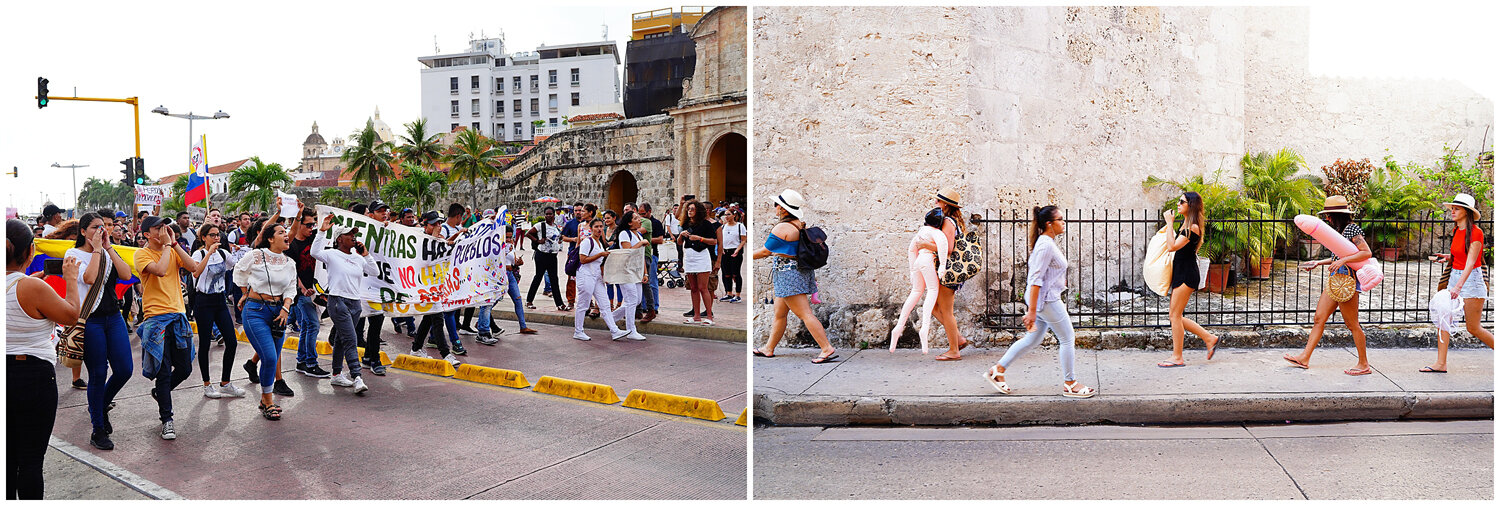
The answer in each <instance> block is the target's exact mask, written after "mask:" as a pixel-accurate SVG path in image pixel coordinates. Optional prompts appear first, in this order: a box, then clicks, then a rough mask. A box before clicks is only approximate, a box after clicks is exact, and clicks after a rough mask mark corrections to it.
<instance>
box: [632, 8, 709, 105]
mask: <svg viewBox="0 0 1500 506" xmlns="http://www.w3.org/2000/svg"><path fill="white" fill-rule="evenodd" d="M709 9H710V8H709V7H683V8H682V10H681V11H678V12H673V11H672V9H671V8H665V9H658V10H654V11H648V12H637V13H635V14H633V15H632V16H631V21H630V24H631V33H630V41H629V42H626V43H625V116H626V117H629V118H639V117H642V116H650V115H652V114H661V113H663V112H665V111H666V109H667V108H670V107H674V106H676V105H677V101H678V100H680V99H681V98H682V80H683V79H684V78H687V77H691V76H692V75H693V66H694V64H695V62H696V61H697V51H696V49H695V45H694V44H693V38H692V37H691V36H689V33H691V32H692V31H693V27H694V26H695V25H697V24H698V20H699V19H702V18H703V15H704V14H705V13H707V12H708V11H709Z"/></svg>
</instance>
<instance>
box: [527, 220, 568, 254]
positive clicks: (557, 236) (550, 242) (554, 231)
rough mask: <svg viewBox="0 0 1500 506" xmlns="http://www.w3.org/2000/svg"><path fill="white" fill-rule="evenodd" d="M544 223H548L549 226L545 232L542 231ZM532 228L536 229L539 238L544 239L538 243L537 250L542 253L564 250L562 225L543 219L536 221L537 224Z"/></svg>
mask: <svg viewBox="0 0 1500 506" xmlns="http://www.w3.org/2000/svg"><path fill="white" fill-rule="evenodd" d="M543 224H546V228H547V230H546V232H545V233H544V232H543V231H542V225H543ZM531 229H532V230H534V231H536V236H537V237H538V238H541V239H542V242H541V243H540V244H537V245H536V250H537V251H539V252H542V253H557V252H560V251H562V227H559V226H556V225H554V224H549V223H547V220H542V221H538V222H536V225H532V227H531Z"/></svg>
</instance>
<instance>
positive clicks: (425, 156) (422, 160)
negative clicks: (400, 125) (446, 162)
mask: <svg viewBox="0 0 1500 506" xmlns="http://www.w3.org/2000/svg"><path fill="white" fill-rule="evenodd" d="M442 137H443V136H442V134H432V135H430V136H429V135H427V118H417V120H416V121H413V122H411V123H407V124H406V135H403V136H401V142H402V143H403V144H401V145H400V146H397V147H396V149H395V150H394V151H395V152H396V156H399V157H401V161H402V162H403V163H411V164H414V165H416V166H417V167H420V168H422V169H426V170H431V168H432V166H434V165H437V163H438V161H439V160H442V159H443V144H442V142H441V139H442Z"/></svg>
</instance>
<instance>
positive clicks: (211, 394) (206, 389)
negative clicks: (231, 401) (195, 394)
mask: <svg viewBox="0 0 1500 506" xmlns="http://www.w3.org/2000/svg"><path fill="white" fill-rule="evenodd" d="M203 396H204V397H207V398H210V399H222V398H224V394H221V393H219V391H218V389H215V388H214V386H213V384H208V385H203Z"/></svg>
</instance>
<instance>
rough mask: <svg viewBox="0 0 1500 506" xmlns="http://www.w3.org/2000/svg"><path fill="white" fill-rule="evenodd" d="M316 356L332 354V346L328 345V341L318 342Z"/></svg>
mask: <svg viewBox="0 0 1500 506" xmlns="http://www.w3.org/2000/svg"><path fill="white" fill-rule="evenodd" d="M318 354H319V355H332V354H333V344H332V343H329V342H328V341H318ZM360 356H364V355H360Z"/></svg>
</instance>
